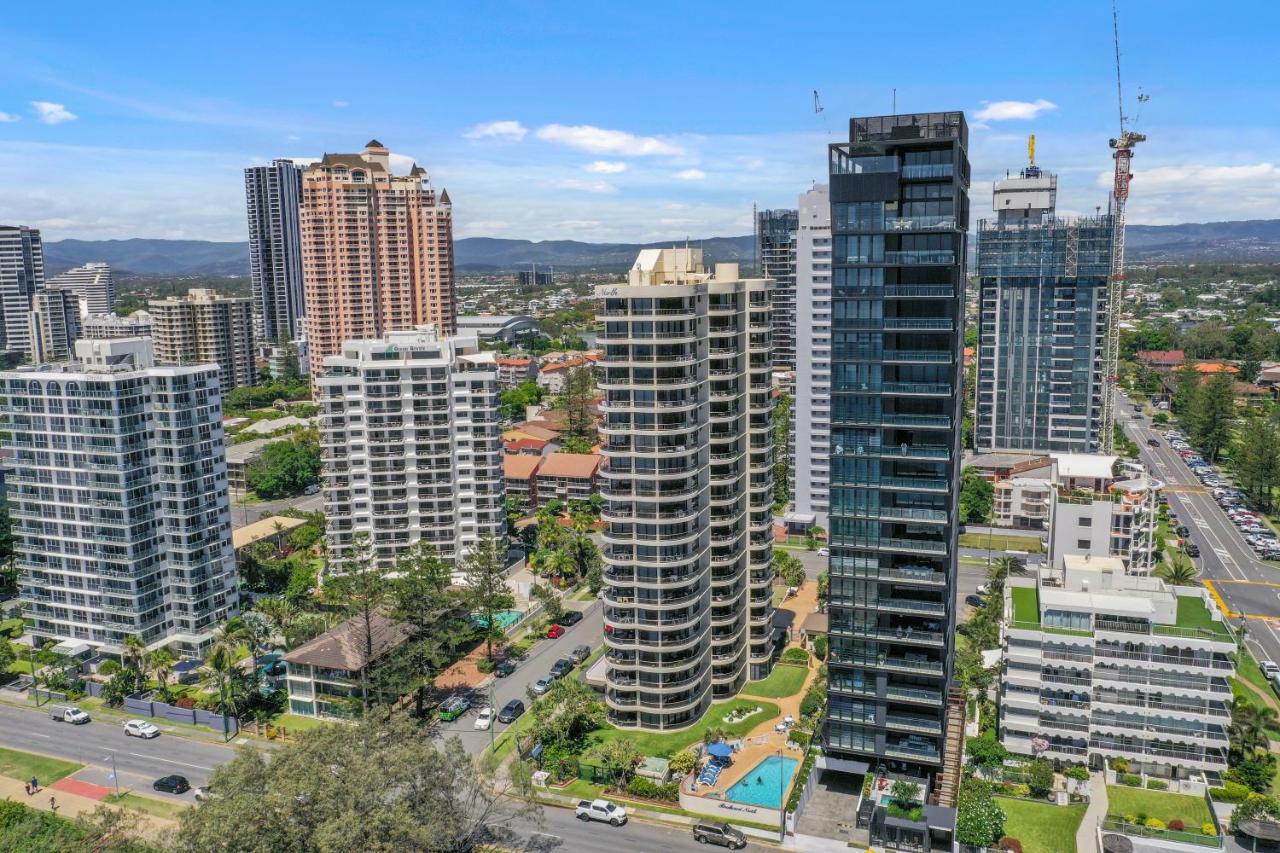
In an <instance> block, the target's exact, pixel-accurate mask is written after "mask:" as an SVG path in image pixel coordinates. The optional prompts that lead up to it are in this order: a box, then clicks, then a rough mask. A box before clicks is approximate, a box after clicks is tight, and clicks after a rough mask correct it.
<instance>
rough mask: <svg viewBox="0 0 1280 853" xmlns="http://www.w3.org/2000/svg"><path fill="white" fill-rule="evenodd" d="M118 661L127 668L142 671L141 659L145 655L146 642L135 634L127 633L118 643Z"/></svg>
mask: <svg viewBox="0 0 1280 853" xmlns="http://www.w3.org/2000/svg"><path fill="white" fill-rule="evenodd" d="M120 649H121V651H120V663H121V664H123V665H124V666H125V668H127V669H136V670H138V671H139V672H141V671H142V661H143V658H145V657H146V655H147V644H146V643H144V642H143V641H142V638H141V637H139V636H138V635H137V634H129V635H128V636H127V637H125V638H124V641H123V642H121V643H120Z"/></svg>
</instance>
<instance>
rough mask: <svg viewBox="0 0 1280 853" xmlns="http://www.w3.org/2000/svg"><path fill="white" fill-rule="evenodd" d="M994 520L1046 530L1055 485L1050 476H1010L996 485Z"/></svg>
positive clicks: (1022, 527)
mask: <svg viewBox="0 0 1280 853" xmlns="http://www.w3.org/2000/svg"><path fill="white" fill-rule="evenodd" d="M993 489H994V493H993V495H992V511H991V520H992V522H993V523H994V524H995V525H996V527H1016V528H1019V529H1022V530H1043V529H1045V528H1047V527H1048V526H1049V517H1050V515H1051V514H1052V509H1051V506H1052V504H1053V494H1054V491H1053V485H1052V484H1051V483H1050V482H1049V478H1047V477H1043V478H1041V477H1010V478H1009V479H1007V480H999V481H997V482H996V484H995V486H994V487H993Z"/></svg>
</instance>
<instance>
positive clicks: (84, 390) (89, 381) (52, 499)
mask: <svg viewBox="0 0 1280 853" xmlns="http://www.w3.org/2000/svg"><path fill="white" fill-rule="evenodd" d="M76 351H77V354H78V355H79V356H80V361H79V362H63V363H60V364H54V365H48V364H45V365H38V366H29V367H22V368H19V369H17V370H10V371H4V372H0V396H3V399H4V404H3V407H2V408H3V411H4V413H5V414H6V415H7V423H6V425H5V429H6V431H7V432H6V434H7V438H6V440H5V445H6V447H8V448H10V449H11V453H12V456H9V457H8V465H9V466H10V467H11V468H12V473H11V474H10V475H9V477H8V500H9V507H10V514H11V516H12V518H13V539H14V546H13V550H14V555H15V557H16V563H17V567H18V569H19V571H20V572H21V580H20V584H21V598H22V610H23V617H24V618H25V619H26V620H27V632H28V633H29V634H30V635H31V636H32V637H33V638H34V639H35V642H36V645H37V646H39V645H40V644H42V643H44V642H45V641H47V640H52V641H54V642H61V641H68V642H83V643H89V644H91V645H93V646H95V647H102V648H104V649H106V650H107V651H108V652H111V653H115V654H119V653H120V651H121V650H122V648H123V642H124V639H125V637H128V636H131V635H133V636H138V637H140V638H141V639H142V641H143V642H144V643H145V644H147V646H148V647H150V648H157V647H159V646H163V645H172V646H173V647H174V649H175V651H177V652H179V653H182V654H188V655H199V653H200V652H201V651H202V650H203V649H205V648H207V647H208V646H209V644H210V643H211V642H212V640H213V632H214V629H215V628H216V627H217V626H218V625H219V624H220V623H221V622H222V621H224V620H225V619H226V618H227V617H229V616H233V615H235V613H236V612H237V609H238V602H239V593H238V592H237V588H236V563H235V556H234V553H233V552H232V550H231V510H230V503H229V501H228V497H227V473H226V471H227V469H226V449H225V445H224V441H225V439H224V436H223V433H222V404H221V392H220V390H219V388H218V371H217V370H216V369H215V368H213V367H212V366H210V365H198V366H191V367H168V366H166V367H157V366H154V364H153V362H152V359H151V342H150V341H149V340H147V339H145V338H133V339H128V340H112V341H90V340H80V341H77V342H76Z"/></svg>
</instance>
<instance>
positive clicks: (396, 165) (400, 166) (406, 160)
mask: <svg viewBox="0 0 1280 853" xmlns="http://www.w3.org/2000/svg"><path fill="white" fill-rule="evenodd" d="M387 160H388V162H390V163H391V174H393V175H407V174H409V170H410V169H412V168H413V167H414V164H416V163H417V162H418V161H417V160H415V159H414V158H412V157H410V156H409V155H408V154H396V153H395V152H394V151H393V152H391V154H390V155H388V157H387Z"/></svg>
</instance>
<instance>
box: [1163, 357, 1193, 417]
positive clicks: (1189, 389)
mask: <svg viewBox="0 0 1280 853" xmlns="http://www.w3.org/2000/svg"><path fill="white" fill-rule="evenodd" d="M1173 375H1174V378H1175V379H1176V380H1177V385H1176V386H1175V389H1174V392H1173V401H1172V403H1170V407H1171V408H1172V409H1173V413H1174V414H1175V415H1181V414H1185V413H1187V412H1189V411H1190V410H1191V407H1192V404H1193V402H1194V401H1195V398H1196V396H1197V394H1198V393H1199V391H1200V371H1199V370H1197V369H1196V363H1195V362H1194V361H1192V360H1191V359H1187V360H1186V361H1184V362H1182V364H1181V365H1180V366H1179V367H1178V369H1177V370H1176V371H1175V372H1174V374H1173Z"/></svg>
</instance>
